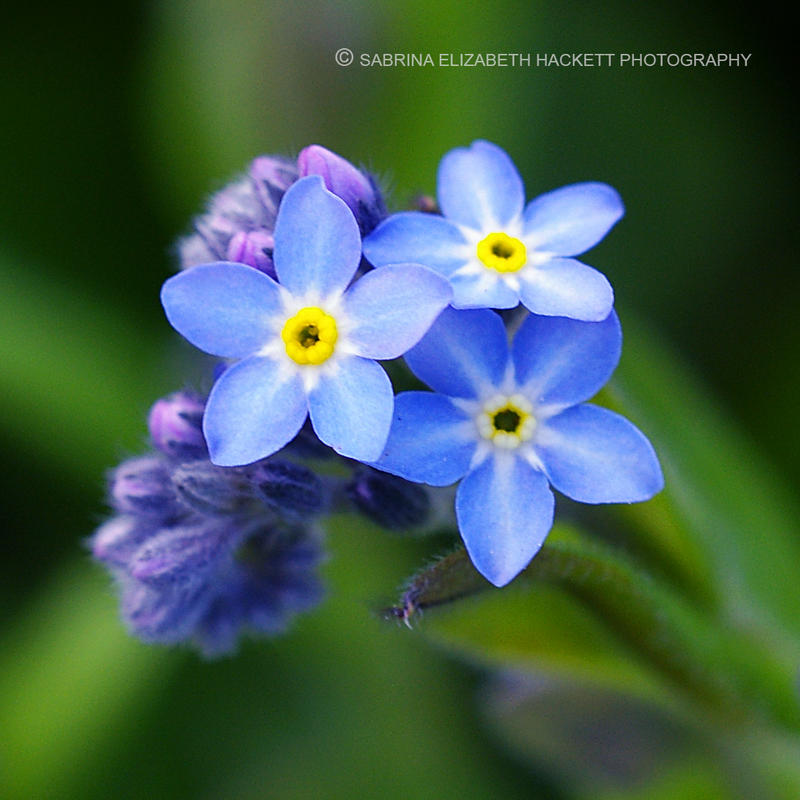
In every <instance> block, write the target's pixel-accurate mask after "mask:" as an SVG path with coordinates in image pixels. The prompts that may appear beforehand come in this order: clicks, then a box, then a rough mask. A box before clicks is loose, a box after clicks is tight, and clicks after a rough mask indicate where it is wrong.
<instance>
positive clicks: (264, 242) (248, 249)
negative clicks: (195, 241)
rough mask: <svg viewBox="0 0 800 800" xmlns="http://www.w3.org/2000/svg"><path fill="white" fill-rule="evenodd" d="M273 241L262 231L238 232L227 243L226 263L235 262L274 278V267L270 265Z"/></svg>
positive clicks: (269, 235)
mask: <svg viewBox="0 0 800 800" xmlns="http://www.w3.org/2000/svg"><path fill="white" fill-rule="evenodd" d="M274 247H275V240H274V239H273V238H272V235H271V234H269V233H267V231H265V230H263V229H259V230H254V231H239V233H235V234H234V235H233V236H232V237H231V240H230V241H229V242H228V252H227V253H226V258H227V260H228V261H237V262H239V263H240V264H247V265H248V266H249V267H255V268H256V269H258V270H261V272H266V274H267V275H269V276H270V277H271V278H275V277H276V275H275V267H274V265H273V263H272V250H273V248H274Z"/></svg>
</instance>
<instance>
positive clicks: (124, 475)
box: [110, 456, 178, 520]
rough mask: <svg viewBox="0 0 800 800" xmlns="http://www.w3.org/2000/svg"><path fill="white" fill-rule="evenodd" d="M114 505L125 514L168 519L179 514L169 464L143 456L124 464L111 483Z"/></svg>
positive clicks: (158, 457) (112, 477)
mask: <svg viewBox="0 0 800 800" xmlns="http://www.w3.org/2000/svg"><path fill="white" fill-rule="evenodd" d="M110 490H111V491H110V494H111V503H112V505H113V506H114V508H115V509H116V510H117V511H119V512H120V513H122V514H135V515H137V516H144V517H152V518H157V519H161V520H165V519H168V518H170V517H172V516H173V515H174V514H175V513H177V510H178V507H177V497H176V496H175V490H174V489H173V488H172V483H171V482H170V476H169V470H168V469H167V465H166V462H165V461H164V459H163V458H162V457H160V456H140V457H139V458H132V459H129V460H128V461H125V462H123V463H122V464H120V465H119V466H118V467H117V468H116V469H115V470H114V472H113V474H112V476H111V481H110Z"/></svg>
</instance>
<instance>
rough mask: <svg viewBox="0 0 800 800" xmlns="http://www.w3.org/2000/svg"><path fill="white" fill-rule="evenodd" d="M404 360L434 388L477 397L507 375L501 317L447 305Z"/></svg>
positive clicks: (483, 310)
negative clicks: (456, 308)
mask: <svg viewBox="0 0 800 800" xmlns="http://www.w3.org/2000/svg"><path fill="white" fill-rule="evenodd" d="M405 360H406V363H407V364H408V366H409V367H410V369H411V371H412V372H413V373H414V374H415V375H416V376H417V377H418V378H419V379H420V380H421V381H424V382H425V383H427V384H428V386H430V387H431V389H435V390H436V391H437V392H441V393H442V394H446V395H448V396H450V397H473V398H474V397H478V396H481V395H483V394H485V393H486V391H490V390H491V389H492V388H493V387H496V386H497V385H498V384H499V383H500V382H501V381H502V379H503V376H504V375H505V371H506V365H507V364H508V340H507V338H506V329H505V326H504V325H503V321H502V319H500V317H499V316H498V315H497V314H495V313H494V312H493V311H489V310H488V309H480V310H478V309H473V310H468V311H456V310H455V309H453V308H446V309H445V310H444V311H442V313H441V314H439V316H438V318H437V319H436V322H434V323H433V325H432V326H431V329H430V330H429V331H428V333H427V334H426V335H425V336H424V337H423V339H422V341H420V343H419V344H418V345H417V346H416V347H412V348H411V350H409V351H408V352H407V353H406V355H405Z"/></svg>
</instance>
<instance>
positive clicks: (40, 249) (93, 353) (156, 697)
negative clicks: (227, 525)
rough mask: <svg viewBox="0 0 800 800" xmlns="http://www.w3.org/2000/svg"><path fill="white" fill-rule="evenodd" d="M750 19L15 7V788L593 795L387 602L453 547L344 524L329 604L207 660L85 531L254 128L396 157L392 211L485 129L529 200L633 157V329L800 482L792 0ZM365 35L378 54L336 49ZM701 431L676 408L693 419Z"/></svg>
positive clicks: (620, 253) (9, 613) (10, 632)
mask: <svg viewBox="0 0 800 800" xmlns="http://www.w3.org/2000/svg"><path fill="white" fill-rule="evenodd" d="M737 13H738V14H739V16H737ZM744 14H745V12H743V11H740V12H736V11H734V10H733V9H732V8H731V7H729V6H728V5H727V4H725V5H722V4H720V5H717V4H711V3H706V2H699V3H698V2H695V3H680V2H679V3H656V4H643V3H639V4H634V3H626V2H621V0H617V2H606V3H603V4H602V8H600V7H599V6H597V5H596V4H592V3H589V2H574V1H573V2H559V3H542V2H532V3H521V2H511V1H510V0H506V1H505V2H495V3H492V4H491V5H489V4H486V5H485V6H481V7H479V6H477V5H468V4H463V3H458V2H455V0H452V1H451V2H446V1H444V0H442V1H440V2H435V1H434V2H430V1H429V2H424V3H423V2H417V1H416V0H414V1H413V2H397V3H393V4H373V3H367V2H366V0H363V2H362V1H361V0H351V2H348V3H343V4H340V3H324V2H299V3H295V4H291V5H290V4H284V3H278V2H254V1H251V0H228V2H224V3H223V2H212V0H195V1H194V2H177V1H173V2H161V3H157V2H156V3H137V2H130V0H120V1H119V2H117V3H115V4H114V6H113V7H107V6H104V5H103V6H101V5H99V4H96V3H94V2H87V0H76V2H75V3H71V4H68V5H55V4H53V5H52V7H48V8H47V9H46V10H45V9H41V8H36V7H30V8H24V7H20V8H17V9H16V11H15V13H14V14H13V16H11V17H7V18H6V19H5V21H4V25H3V30H2V31H0V41H1V42H2V46H1V47H0V64H2V69H0V87H2V88H1V89H0V91H1V92H2V94H1V95H0V99H2V108H3V124H2V129H0V130H2V133H0V136H1V137H2V138H1V139H0V141H2V147H0V175H2V185H3V191H2V192H0V304H1V308H2V313H1V314H0V347H2V368H0V412H2V413H0V445H2V453H3V454H4V462H5V474H6V478H5V480H4V503H3V506H4V508H3V515H2V516H3V519H4V520H5V525H4V534H3V538H2V542H3V545H2V546H3V558H2V559H0V635H1V637H2V642H3V646H2V650H0V731H2V734H0V794H2V796H4V797H14V798H17V797H19V798H45V797H47V798H49V797H54V798H61V797H64V798H72V797H75V798H78V797H80V798H104V797H111V796H113V797H118V798H138V797H143V796H148V795H149V796H151V797H154V798H184V797H186V798H188V797H191V798H218V797H226V798H228V797H230V798H251V797H252V798H260V797H280V798H305V797H324V798H340V797H341V798H349V797H352V796H354V795H356V796H358V795H361V796H363V797H367V798H370V797H381V798H382V799H383V800H390V798H401V797H402V798H407V797H415V798H429V797H430V798H451V797H452V798H463V797H468V798H473V797H474V798H484V797H485V798H489V797H503V798H516V797H519V798H529V797H545V798H548V797H553V798H560V797H567V796H568V795H565V794H563V793H562V792H561V790H559V788H558V787H557V785H556V784H555V783H554V782H553V781H552V780H551V779H550V778H549V777H548V775H547V774H546V772H540V771H539V770H537V769H535V768H531V767H530V766H527V765H526V763H525V762H524V760H521V759H520V760H518V759H517V758H516V757H515V756H512V755H511V754H509V753H507V752H506V751H505V750H504V749H503V748H502V746H501V745H500V743H499V742H498V740H496V739H495V738H494V737H493V735H492V733H491V731H490V730H488V729H487V727H486V726H485V724H484V723H483V722H482V715H481V714H480V712H479V705H480V701H479V699H478V698H479V697H480V696H482V695H481V692H482V687H483V685H484V678H485V676H484V674H483V672H481V670H480V669H477V668H473V667H470V666H468V665H465V664H463V663H460V662H458V661H455V660H453V659H452V658H450V657H449V656H448V654H447V652H445V651H444V650H443V649H441V648H437V647H435V646H432V645H431V643H430V642H429V641H427V640H426V638H425V637H423V636H421V635H418V634H417V633H413V632H409V631H408V630H406V629H404V628H400V627H396V626H395V625H393V624H387V623H385V622H382V621H381V620H380V619H379V617H378V615H377V614H376V613H375V611H376V609H379V608H381V607H382V606H383V605H385V604H386V603H387V602H391V601H393V600H394V599H395V595H396V590H397V587H398V586H400V585H401V583H402V581H403V580H404V578H405V577H406V576H407V575H409V574H410V573H411V572H412V571H413V570H414V569H415V568H416V567H417V566H418V565H419V564H420V563H422V562H423V561H424V560H425V559H426V558H427V557H429V556H430V555H431V554H432V553H433V552H435V549H434V546H432V545H431V544H430V543H428V542H425V541H404V540H400V539H398V538H393V537H391V536H389V535H387V534H385V533H382V532H380V531H378V530H376V529H371V528H368V527H366V526H364V525H361V524H355V523H353V521H352V520H344V519H343V520H339V521H338V522H337V524H336V525H335V526H333V530H332V533H331V558H330V560H329V562H328V564H327V565H326V568H325V574H326V578H327V582H328V585H329V588H330V592H329V600H328V602H327V603H326V604H325V606H324V607H323V608H322V609H320V610H319V611H318V612H317V613H315V614H312V615H309V616H306V617H305V618H303V619H302V620H300V621H299V623H298V625H297V626H296V628H295V629H293V630H292V631H291V632H290V633H289V634H287V635H286V636H284V637H283V638H280V639H278V640H275V641H270V642H262V643H250V644H247V645H246V646H245V647H243V648H242V652H241V654H240V655H239V656H238V657H236V658H233V659H228V660H225V661H222V662H218V663H213V664H206V663H203V662H201V661H200V660H199V659H198V658H196V657H194V656H193V655H192V654H189V653H186V652H182V651H168V650H162V649H158V648H149V647H146V646H144V645H140V644H138V643H136V642H133V641H131V640H129V639H128V638H127V637H126V635H125V633H124V631H123V630H122V628H121V626H120V624H119V623H118V621H117V617H116V600H115V597H114V595H113V591H112V590H111V587H110V586H109V581H108V579H107V576H106V575H105V574H104V573H103V571H102V570H101V569H100V568H98V567H96V566H94V565H92V564H91V563H90V562H89V560H88V558H87V556H86V555H85V553H84V551H83V549H82V541H83V539H84V538H85V537H86V536H87V535H88V534H90V533H91V531H92V529H93V527H94V526H95V525H96V524H97V522H98V521H99V520H101V519H102V518H103V514H104V506H103V492H104V471H105V470H106V469H107V468H109V467H110V466H112V465H113V464H115V463H116V462H117V461H119V460H120V459H121V458H123V457H125V456H127V455H129V454H132V453H135V452H138V451H140V450H141V449H142V448H143V446H144V441H145V425H144V415H145V413H146V411H147V409H148V408H149V405H150V403H151V402H152V401H153V400H154V399H156V398H157V397H159V396H160V395H162V394H164V393H166V392H169V391H172V390H174V389H176V388H180V387H181V386H182V385H184V384H186V383H190V382H192V381H197V380H198V376H200V375H201V366H200V363H199V362H198V361H196V360H195V356H194V355H193V353H192V352H191V349H190V348H188V347H186V346H184V345H183V344H182V343H181V342H179V341H177V338H178V337H176V336H175V335H174V334H173V333H172V332H171V331H170V329H169V328H168V325H167V323H166V322H165V320H164V319H163V316H162V313H161V310H160V306H159V303H158V290H159V287H160V284H161V282H162V281H163V280H164V278H165V277H166V276H168V275H169V274H170V272H171V270H172V269H173V268H174V267H173V260H172V257H171V253H170V248H171V245H172V242H173V241H174V239H175V238H176V236H178V235H179V234H181V233H182V232H183V231H185V230H186V228H187V226H188V224H189V221H190V219H191V216H192V215H193V214H195V213H196V212H198V211H199V210H200V208H201V206H202V204H203V201H204V198H205V197H206V196H207V195H208V193H209V192H210V191H212V190H214V189H215V188H218V187H219V186H221V185H222V184H223V183H224V182H225V181H226V180H227V179H228V178H229V177H230V176H231V175H233V174H235V173H236V172H237V171H239V170H241V169H242V168H243V167H244V166H245V165H246V164H247V162H248V161H249V160H250V159H251V158H252V157H253V156H254V155H256V154H259V153H284V154H295V153H296V152H297V151H299V149H301V148H302V147H303V146H305V145H306V144H309V143H314V142H316V143H319V144H323V145H325V146H327V147H329V148H330V149H332V150H334V151H336V152H338V153H340V154H342V155H343V156H345V157H347V158H349V159H351V160H353V161H355V162H357V163H361V164H363V165H365V166H367V167H368V168H370V169H372V170H373V171H374V172H375V173H376V174H378V175H379V176H380V177H381V178H382V179H383V180H384V182H385V185H386V186H388V188H389V190H390V197H391V199H392V201H393V202H394V206H395V207H399V206H402V205H405V204H407V202H408V200H409V198H410V197H411V196H412V195H413V194H414V193H416V192H419V191H424V192H428V193H432V192H433V191H434V190H435V170H436V165H437V163H438V161H439V159H440V157H441V156H442V155H443V153H444V152H446V151H447V150H449V149H450V148H452V147H454V146H457V145H465V144H468V143H469V142H470V141H472V140H473V139H475V138H478V137H482V138H487V139H490V140H492V141H494V142H496V143H498V144H499V145H501V146H502V147H504V148H505V149H506V150H507V151H508V152H509V154H510V155H511V156H512V158H513V159H514V160H515V162H516V164H517V166H518V167H519V169H520V171H521V173H522V175H523V177H524V179H525V182H526V188H527V193H528V197H532V196H534V195H536V194H539V193H541V192H543V191H546V190H549V189H551V188H555V187H557V186H560V185H563V184H566V183H571V182H575V181H581V180H602V181H607V182H609V183H611V184H612V185H614V186H615V187H616V188H617V189H619V191H620V192H621V193H622V196H623V198H624V199H625V202H626V205H627V215H626V217H625V219H624V220H623V222H622V223H621V224H620V225H619V226H618V227H617V228H616V229H615V230H614V231H613V232H612V234H611V235H609V236H608V237H607V239H606V240H605V241H604V242H603V243H602V244H601V245H600V246H598V247H597V248H596V249H595V250H594V251H593V252H592V254H591V257H590V258H587V261H589V262H590V263H591V264H593V265H594V266H596V267H598V268H600V269H602V270H603V271H604V272H605V273H606V274H607V275H608V276H609V278H610V279H611V280H612V282H613V283H614V285H615V289H616V293H617V305H618V308H619V310H620V314H621V316H622V319H623V324H624V323H625V319H626V315H631V316H632V317H638V318H639V319H642V320H645V321H646V322H647V323H649V325H650V327H651V328H652V329H653V330H654V331H656V332H657V337H658V338H659V339H660V340H662V341H663V342H664V343H665V344H667V345H671V346H672V347H673V348H675V349H676V350H678V351H679V352H680V354H681V357H682V358H683V359H684V361H685V362H686V363H687V364H688V365H689V367H690V369H692V370H693V371H694V372H695V374H696V375H698V376H699V377H700V380H701V382H702V383H703V384H704V385H705V386H706V387H707V388H708V389H709V391H710V393H711V397H712V398H714V401H713V402H714V404H715V405H714V408H716V409H717V410H718V413H719V414H720V415H722V416H723V417H724V416H727V417H728V418H729V419H730V420H732V422H733V424H734V425H736V426H738V427H739V428H740V429H741V431H742V433H743V436H744V437H745V440H750V441H751V442H752V443H754V444H755V451H759V452H760V457H764V458H765V463H770V464H771V469H772V471H773V474H775V475H780V476H781V478H782V479H783V480H784V482H785V484H786V485H787V486H790V487H791V486H793V485H796V484H797V480H798V478H800V474H798V473H800V463H798V456H797V454H798V452H800V427H799V426H798V425H797V423H796V410H797V397H798V391H799V390H800V376H798V370H797V354H798V352H799V349H798V345H799V344H800V342H798V331H800V327H798V325H797V322H796V313H797V298H798V292H799V291H800V274H799V273H798V271H797V269H796V268H795V265H794V263H793V256H794V248H793V247H791V248H790V247H788V245H789V244H790V242H789V241H788V240H789V238H790V236H791V232H792V231H793V230H796V227H797V225H796V213H797V208H796V202H795V200H796V189H795V186H796V177H797V156H796V149H795V147H794V145H795V143H796V127H795V123H796V113H795V111H796V109H795V100H794V89H793V87H791V86H790V83H789V79H788V73H787V72H786V66H787V64H788V60H789V55H788V53H789V50H788V49H787V48H783V47H782V46H781V42H780V41H779V39H778V36H777V34H776V33H775V31H774V30H773V29H772V28H773V25H774V24H775V23H774V22H773V21H772V15H770V14H767V13H762V10H761V9H759V11H758V13H756V10H753V11H752V12H751V13H749V14H747V15H746V16H745V15H744ZM340 47H350V48H351V49H352V50H353V51H354V52H355V54H356V63H355V64H354V65H353V66H351V67H348V68H342V67H338V66H336V64H335V63H334V60H333V54H334V52H335V51H336V50H337V49H338V48H340ZM382 52H397V53H425V52H431V53H434V54H436V53H439V52H454V53H458V52H534V53H535V52H556V53H562V52H576V53H580V52H614V53H620V52H634V53H647V52H655V53H658V52H676V53H683V52H744V53H752V57H751V59H750V62H749V65H748V67H746V68H739V69H736V68H725V67H723V68H716V69H715V68H706V69H701V68H696V69H686V68H675V69H659V68H657V67H656V68H646V67H637V68H633V67H629V68H619V67H612V68H608V67H604V68H595V69H589V68H584V69H581V68H577V67H576V68H556V67H552V68H541V67H540V68H536V67H531V68H516V69H515V68H507V69H484V68H478V69H467V68H461V69H456V68H432V67H417V68H404V67H395V68H380V67H370V68H364V67H361V66H359V65H358V56H359V54H360V53H382ZM683 427H684V420H683V419H682V409H681V407H679V406H678V407H676V408H675V409H674V416H673V428H672V434H673V435H674V436H676V437H680V436H681V434H682V430H683ZM688 427H689V426H688V425H687V429H688ZM766 539H767V537H766V535H765V540H766ZM440 544H441V543H440V542H439V543H436V546H440ZM765 546H769V545H768V542H767V541H765ZM4 786H5V790H4V789H3V787H4ZM698 796H699V795H698Z"/></svg>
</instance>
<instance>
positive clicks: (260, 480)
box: [250, 461, 325, 516]
mask: <svg viewBox="0 0 800 800" xmlns="http://www.w3.org/2000/svg"><path fill="white" fill-rule="evenodd" d="M250 480H251V481H252V482H253V484H254V485H255V487H256V490H257V492H258V494H259V496H260V497H261V499H262V500H264V502H265V503H266V504H267V505H268V506H270V507H271V508H274V509H275V510H276V511H280V512H282V513H284V514H289V515H296V516H309V515H311V514H317V513H319V512H320V511H322V509H323V506H324V504H325V492H324V487H323V485H322V481H321V480H320V479H319V477H317V475H315V474H314V473H313V472H312V471H311V470H310V469H308V468H307V467H304V466H302V465H300V464H293V463H292V462H290V461H264V462H262V463H260V464H258V465H256V466H255V467H254V468H253V471H252V472H251V473H250Z"/></svg>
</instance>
